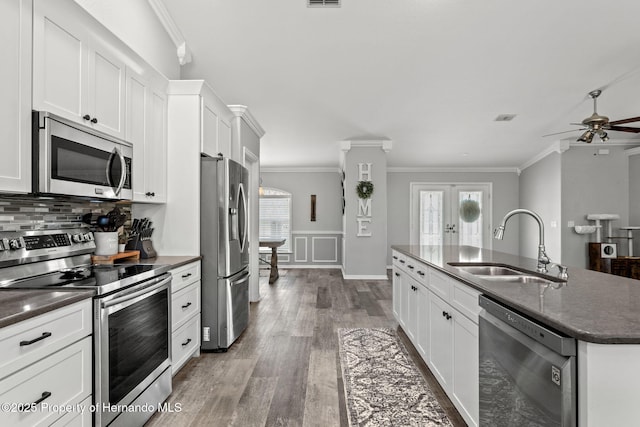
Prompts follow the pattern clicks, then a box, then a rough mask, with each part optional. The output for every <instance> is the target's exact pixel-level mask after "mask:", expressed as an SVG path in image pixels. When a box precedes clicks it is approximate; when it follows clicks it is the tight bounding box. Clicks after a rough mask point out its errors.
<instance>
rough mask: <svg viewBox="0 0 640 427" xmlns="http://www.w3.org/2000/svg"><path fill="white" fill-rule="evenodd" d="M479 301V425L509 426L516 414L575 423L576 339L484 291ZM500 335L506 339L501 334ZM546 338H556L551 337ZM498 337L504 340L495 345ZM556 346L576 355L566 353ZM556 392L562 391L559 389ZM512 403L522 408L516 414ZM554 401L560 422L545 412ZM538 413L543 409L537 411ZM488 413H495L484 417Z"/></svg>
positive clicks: (569, 426) (569, 425) (564, 424)
mask: <svg viewBox="0 0 640 427" xmlns="http://www.w3.org/2000/svg"><path fill="white" fill-rule="evenodd" d="M479 301H480V305H481V306H482V307H483V308H484V310H482V311H481V312H480V318H479V327H480V333H479V347H480V363H479V390H480V419H479V423H480V424H483V423H485V424H487V425H496V426H497V427H501V426H504V427H507V426H509V425H510V424H511V423H513V422H515V421H514V420H516V419H517V418H516V417H517V416H529V417H531V416H533V417H536V420H537V421H538V422H539V423H540V425H548V424H546V422H547V421H548V422H549V423H551V424H549V425H560V426H562V427H574V426H576V425H577V408H576V405H577V404H576V402H577V399H576V391H577V387H576V381H577V377H576V356H575V347H576V342H575V339H574V338H570V337H564V336H561V335H560V334H558V333H556V332H554V331H551V330H549V329H547V328H545V327H544V326H542V325H539V324H536V323H534V322H533V321H531V320H529V319H527V318H525V317H523V316H521V315H519V314H518V313H515V312H513V311H512V310H510V309H508V308H507V307H504V306H502V305H500V304H499V303H497V302H495V301H492V300H490V299H488V298H486V297H485V296H484V295H481V296H480V298H479ZM494 314H495V315H494ZM505 319H506V320H505ZM513 319H517V320H516V321H513ZM547 334H550V335H547ZM532 335H533V336H532ZM499 336H503V338H501V339H499V338H497V337H499ZM548 336H551V337H552V338H550V339H547V337H548ZM494 337H496V338H494ZM494 340H495V342H499V343H500V345H499V348H495V345H492V341H494ZM495 342H494V344H495ZM571 342H573V351H571ZM547 343H551V344H552V345H553V346H554V347H555V348H553V347H550V346H548V345H547ZM558 343H561V344H560V345H558ZM558 349H560V351H564V352H565V353H573V354H564V355H563V354H561V353H560V351H558ZM493 355H497V357H496V356H493ZM498 386H500V392H499V393H496V391H497V389H495V387H498ZM553 390H559V393H558V392H556V391H553ZM483 391H484V395H483ZM554 393H557V394H559V396H556V397H555V399H557V400H556V401H555V402H554ZM497 396H499V397H497ZM492 399H501V401H499V402H497V401H495V400H492ZM505 400H506V401H505ZM509 401H513V405H515V407H517V408H520V409H519V410H514V412H518V414H517V415H516V414H512V413H510V411H509V410H510V408H512V407H511V406H509ZM552 405H553V406H556V407H559V410H558V412H557V416H558V417H559V420H557V419H553V420H551V419H547V420H546V421H545V419H544V418H543V417H542V414H546V413H547V412H546V411H550V407H553V406H552ZM538 411H544V412H539V413H537V412H538ZM520 412H521V413H520ZM486 414H491V415H487V416H486V418H485V415H486ZM536 415H537V416H536ZM501 416H504V417H505V418H501ZM487 418H491V419H487ZM501 421H503V422H504V423H501ZM518 422H520V423H522V422H523V420H522V419H518ZM556 422H557V423H558V424H556Z"/></svg>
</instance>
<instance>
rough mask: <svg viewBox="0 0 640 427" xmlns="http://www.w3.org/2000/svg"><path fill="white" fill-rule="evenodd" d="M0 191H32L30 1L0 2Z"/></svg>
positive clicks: (11, 0)
mask: <svg viewBox="0 0 640 427" xmlns="http://www.w3.org/2000/svg"><path fill="white" fill-rule="evenodd" d="M0 24H1V25H2V35H3V40H2V47H0V53H1V54H2V58H3V59H4V61H3V64H2V67H0V79H2V82H3V88H2V97H0V127H1V128H2V139H1V140H0V152H1V153H2V156H0V192H11V193H28V192H29V191H31V163H30V162H31V56H32V55H31V52H32V50H31V34H32V31H31V1H30V0H4V1H2V2H0Z"/></svg>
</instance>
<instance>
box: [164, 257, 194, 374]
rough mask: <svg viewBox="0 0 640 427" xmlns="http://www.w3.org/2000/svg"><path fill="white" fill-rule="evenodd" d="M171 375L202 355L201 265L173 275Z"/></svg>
mask: <svg viewBox="0 0 640 427" xmlns="http://www.w3.org/2000/svg"><path fill="white" fill-rule="evenodd" d="M170 273H171V276H172V279H171V373H172V374H173V375H175V374H176V373H177V372H178V371H179V370H180V368H182V367H183V366H184V364H185V363H187V362H188V361H189V359H190V358H191V357H196V356H199V355H200V261H196V262H192V263H190V264H187V265H184V266H181V267H178V268H175V269H173V270H171V271H170Z"/></svg>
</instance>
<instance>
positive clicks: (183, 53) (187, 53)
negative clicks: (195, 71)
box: [147, 0, 192, 65]
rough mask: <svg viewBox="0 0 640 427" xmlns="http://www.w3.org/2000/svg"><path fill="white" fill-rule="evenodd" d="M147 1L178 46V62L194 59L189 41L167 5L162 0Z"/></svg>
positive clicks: (183, 63)
mask: <svg viewBox="0 0 640 427" xmlns="http://www.w3.org/2000/svg"><path fill="white" fill-rule="evenodd" d="M147 2H148V3H149V5H150V6H151V9H153V11H154V12H155V14H156V16H157V17H158V20H159V21H160V23H161V24H162V26H163V27H164V29H165V31H166V32H167V34H169V37H170V38H171V41H172V42H173V44H174V45H175V46H176V55H177V56H178V62H179V63H180V65H185V64H188V63H190V62H191V59H192V58H191V50H190V49H189V47H188V46H187V41H186V40H185V38H184V36H183V35H182V32H181V31H180V29H179V28H178V25H177V24H176V22H175V21H174V20H173V18H172V17H171V14H170V13H169V11H168V10H167V7H166V6H165V5H164V3H163V2H162V0H147Z"/></svg>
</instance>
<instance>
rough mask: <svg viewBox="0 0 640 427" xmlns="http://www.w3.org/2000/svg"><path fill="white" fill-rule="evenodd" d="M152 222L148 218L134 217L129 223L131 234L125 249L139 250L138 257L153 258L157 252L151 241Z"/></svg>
mask: <svg viewBox="0 0 640 427" xmlns="http://www.w3.org/2000/svg"><path fill="white" fill-rule="evenodd" d="M152 224H153V222H151V221H149V218H142V219H138V218H135V219H134V220H133V222H132V224H131V235H130V238H129V241H128V242H127V246H125V250H132V251H140V258H155V257H156V256H157V253H156V250H155V249H153V243H152V241H151V235H152V234H153V227H152Z"/></svg>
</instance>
